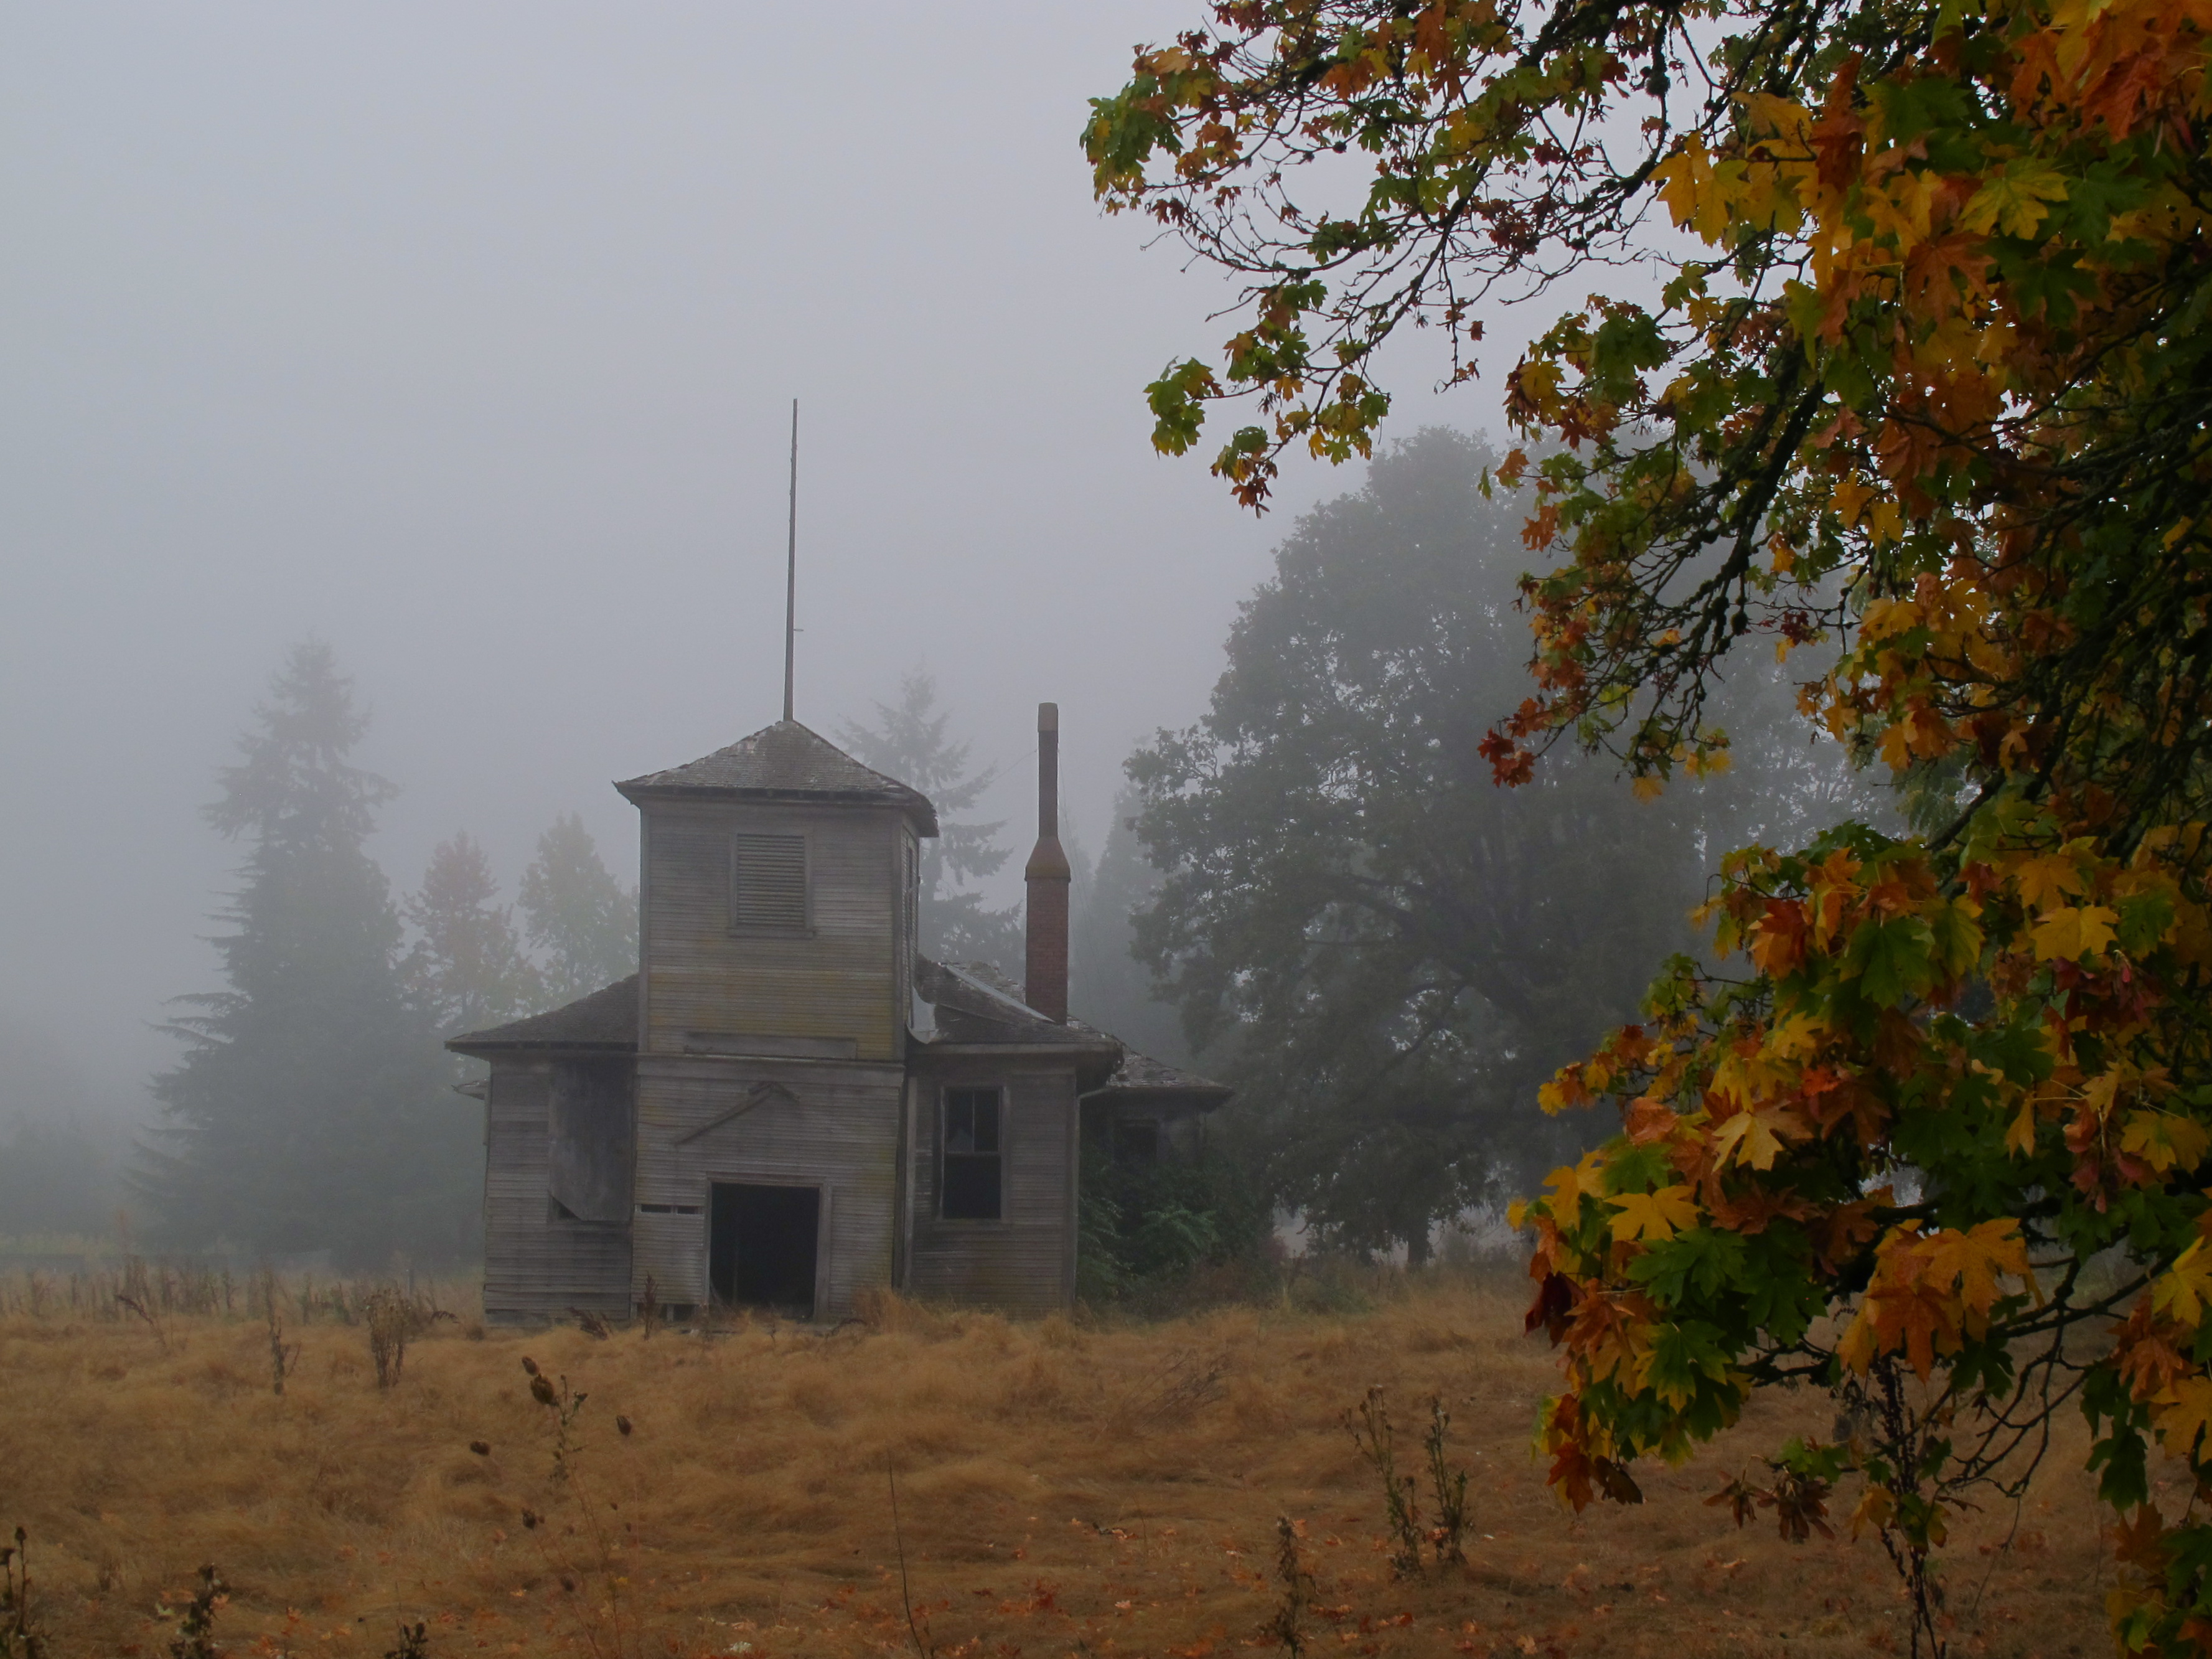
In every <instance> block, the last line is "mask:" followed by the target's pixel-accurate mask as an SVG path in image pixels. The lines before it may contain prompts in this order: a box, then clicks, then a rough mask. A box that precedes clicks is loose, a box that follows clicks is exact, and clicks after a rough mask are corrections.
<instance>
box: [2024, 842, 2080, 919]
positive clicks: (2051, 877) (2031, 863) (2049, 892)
mask: <svg viewBox="0 0 2212 1659" xmlns="http://www.w3.org/2000/svg"><path fill="white" fill-rule="evenodd" d="M2012 876H2013V880H2014V882H2015V883H2016V884H2018V886H2019V888H2020V896H2021V898H2022V899H2023V900H2025V901H2026V902H2028V903H2030V904H2032V905H2033V906H2034V907H2035V908H2037V909H2038V910H2039V911H2042V910H2048V909H2050V908H2051V907H2052V906H2053V905H2057V904H2063V903H2064V902H2066V900H2068V899H2069V898H2079V897H2080V896H2081V894H2082V892H2083V891H2084V888H2083V884H2082V881H2081V872H2080V871H2079V870H2077V869H2075V867H2074V860H2072V859H2069V858H2068V857H2066V856H2065V855H2064V854H2061V853H2049V854H2045V855H2044V856H2043V857H2041V858H2039V859H2029V860H2027V862H2026V863H2024V864H2021V865H2020V866H2018V867H2017V868H2015V870H2014V871H2013V872H2012Z"/></svg>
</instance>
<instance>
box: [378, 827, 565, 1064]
mask: <svg viewBox="0 0 2212 1659" xmlns="http://www.w3.org/2000/svg"><path fill="white" fill-rule="evenodd" d="M498 896H499V884H498V883H497V882H495V880H494V879H493V878H492V873H491V860H489V859H488V858H486V857H485V856H484V850H483V848H482V847H480V846H478V845H477V842H475V841H473V840H472V839H471V837H470V836H469V835H468V832H467V831H465V830H464V831H462V832H461V833H460V834H459V835H457V836H454V837H453V839H452V840H451V841H446V842H439V843H438V845H437V847H436V848H435V849H434V850H433V851H432V853H431V854H430V865H429V868H428V870H426V871H425V872H423V876H422V890H421V891H420V892H418V893H416V894H415V895H414V896H411V897H410V898H409V899H408V901H407V903H406V906H405V911H406V916H407V920H408V921H409V922H410V924H411V925H412V926H413V927H415V929H416V933H418V934H419V937H418V938H417V939H416V943H415V945H414V947H413V948H412V949H411V950H410V951H409V952H408V953H407V963H406V968H407V986H408V990H409V992H410V994H411V995H412V996H413V997H414V999H415V1001H416V1006H418V1007H419V1008H420V1009H421V1010H422V1012H423V1013H425V1014H426V1015H428V1018H429V1019H430V1022H431V1024H433V1025H434V1026H435V1028H436V1029H437V1030H439V1031H441V1032H443V1033H446V1034H447V1035H451V1034H453V1033H454V1032H458V1031H475V1030H483V1028H484V1027H485V1026H488V1025H496V1024H499V1023H500V1022H501V1021H502V1020H507V1019H512V1018H514V1017H515V1016H516V1015H517V1014H519V1013H520V1012H523V1011H524V1010H525V1009H527V1008H533V1007H536V1006H538V1005H539V1004H540V1002H541V1001H542V1000H543V999H544V980H543V978H542V977H541V975H539V974H538V970H537V969H536V967H535V966H534V965H533V964H532V963H531V961H530V959H529V958H528V957H526V956H525V955H524V954H523V953H522V945H521V942H520V940H519V939H516V937H515V933H514V913H513V911H512V910H511V909H508V908H506V907H504V906H501V905H497V904H495V903H494V902H493V900H494V899H495V898H496V897H498Z"/></svg>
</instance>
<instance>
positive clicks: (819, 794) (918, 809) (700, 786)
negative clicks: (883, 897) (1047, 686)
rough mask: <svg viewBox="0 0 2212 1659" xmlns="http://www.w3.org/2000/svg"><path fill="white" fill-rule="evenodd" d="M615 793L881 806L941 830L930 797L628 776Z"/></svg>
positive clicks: (923, 829)
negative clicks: (655, 780) (918, 798)
mask: <svg viewBox="0 0 2212 1659" xmlns="http://www.w3.org/2000/svg"><path fill="white" fill-rule="evenodd" d="M615 793H617V794H619V795H620V796H621V797H622V798H623V799H624V800H626V801H628V802H629V804H630V805H633V806H642V805H645V804H646V803H647V801H686V800H724V801H740V800H742V801H757V802H760V803H762V804H763V805H770V806H819V805H834V806H880V807H882V808H883V809H884V811H890V812H896V813H898V814H900V815H901V816H902V817H904V818H906V819H907V821H908V823H912V824H913V825H914V827H915V833H916V834H917V835H920V836H925V837H927V838H929V839H932V840H934V839H935V838H936V836H937V834H938V827H937V811H936V809H935V808H934V807H933V806H931V805H929V804H928V802H927V800H926V799H922V800H921V803H920V804H919V805H917V804H916V803H915V801H911V800H899V799H895V798H893V797H890V796H887V795H878V794H872V793H867V792H866V791H863V790H858V789H746V788H740V787H732V786H731V785H727V784H705V783H653V782H649V781H647V780H646V779H643V778H628V779H623V780H621V781H617V783H616V785H615Z"/></svg>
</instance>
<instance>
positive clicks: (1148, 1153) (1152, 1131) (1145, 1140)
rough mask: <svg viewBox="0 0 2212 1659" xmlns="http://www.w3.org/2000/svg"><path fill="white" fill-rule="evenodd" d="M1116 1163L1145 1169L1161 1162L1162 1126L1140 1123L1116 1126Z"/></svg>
mask: <svg viewBox="0 0 2212 1659" xmlns="http://www.w3.org/2000/svg"><path fill="white" fill-rule="evenodd" d="M1114 1161H1115V1163H1116V1164H1132V1165H1136V1166H1139V1167H1143V1166H1145V1165H1148V1164H1157V1163H1158V1162H1159V1161H1160V1126H1159V1125H1158V1124H1157V1123H1153V1122H1150V1121H1138V1122H1133V1123H1117V1124H1115V1126H1114Z"/></svg>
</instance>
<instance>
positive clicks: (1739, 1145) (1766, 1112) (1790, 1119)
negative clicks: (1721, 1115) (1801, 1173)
mask: <svg viewBox="0 0 2212 1659" xmlns="http://www.w3.org/2000/svg"><path fill="white" fill-rule="evenodd" d="M1803 1127H1804V1126H1803V1125H1802V1124H1801V1123H1799V1122H1798V1121H1797V1119H1796V1116H1795V1115H1793V1114H1791V1113H1790V1112H1788V1111H1785V1110H1784V1109H1782V1108H1780V1107H1778V1106H1764V1107H1760V1108H1759V1109H1757V1110H1754V1111H1744V1112H1738V1113H1737V1114H1736V1115H1735V1116H1734V1117H1732V1118H1729V1120H1728V1121H1726V1122H1724V1123H1723V1124H1722V1125H1721V1126H1720V1127H1719V1128H1718V1129H1717V1130H1715V1131H1714V1133H1713V1152H1714V1154H1715V1156H1716V1157H1717V1158H1718V1160H1719V1161H1720V1162H1721V1163H1722V1164H1729V1163H1731V1162H1734V1163H1737V1164H1750V1165H1751V1167H1752V1168H1753V1169H1754V1170H1771V1169H1772V1168H1773V1167H1774V1160H1775V1159H1776V1158H1779V1157H1780V1156H1781V1155H1782V1146H1783V1143H1782V1137H1781V1135H1780V1134H1778V1133H1776V1131H1778V1130H1788V1131H1790V1132H1792V1133H1796V1132H1798V1131H1801V1130H1802V1128H1803Z"/></svg>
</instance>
